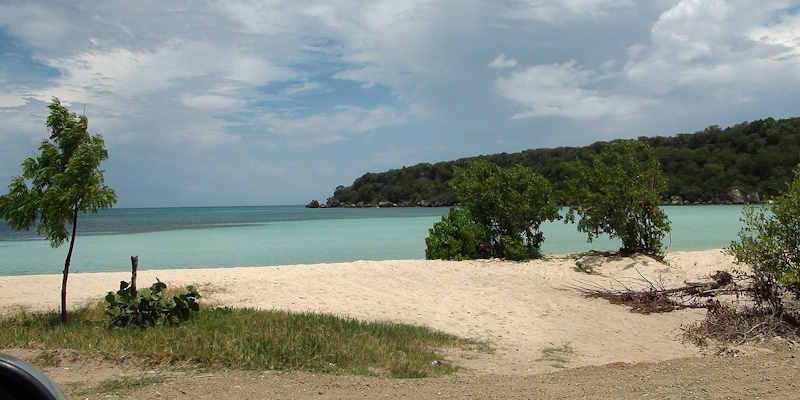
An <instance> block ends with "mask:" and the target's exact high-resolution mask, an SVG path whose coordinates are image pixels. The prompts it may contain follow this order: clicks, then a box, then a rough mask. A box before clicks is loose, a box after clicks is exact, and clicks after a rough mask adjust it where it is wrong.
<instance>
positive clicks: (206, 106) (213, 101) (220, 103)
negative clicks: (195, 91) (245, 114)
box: [181, 94, 243, 110]
mask: <svg viewBox="0 0 800 400" xmlns="http://www.w3.org/2000/svg"><path fill="white" fill-rule="evenodd" d="M181 102H183V104H184V105H185V106H187V107H192V108H199V109H203V110H218V109H226V108H232V107H237V106H241V105H242V104H243V102H242V101H241V100H239V99H237V98H234V97H229V96H220V95H216V94H201V95H183V96H182V97H181Z"/></svg>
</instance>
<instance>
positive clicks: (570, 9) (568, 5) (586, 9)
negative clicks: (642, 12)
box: [506, 0, 635, 23]
mask: <svg viewBox="0 0 800 400" xmlns="http://www.w3.org/2000/svg"><path fill="white" fill-rule="evenodd" d="M512 4H513V5H514V6H513V7H512V8H511V10H509V11H508V12H507V14H506V15H507V16H508V17H510V18H515V19H533V20H536V21H539V22H545V23H562V22H564V21H566V20H569V19H573V18H579V17H592V18H598V17H606V16H608V15H609V14H610V13H611V12H612V11H614V10H619V9H625V8H632V7H633V6H634V5H635V3H634V2H633V1H632V0H521V1H518V2H514V3H512Z"/></svg>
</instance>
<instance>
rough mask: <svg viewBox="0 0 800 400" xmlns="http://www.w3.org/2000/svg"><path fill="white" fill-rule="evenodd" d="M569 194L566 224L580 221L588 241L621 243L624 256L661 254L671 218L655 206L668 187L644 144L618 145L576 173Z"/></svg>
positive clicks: (625, 143)
mask: <svg viewBox="0 0 800 400" xmlns="http://www.w3.org/2000/svg"><path fill="white" fill-rule="evenodd" d="M567 186H568V190H567V202H568V203H569V207H570V208H569V211H568V213H567V218H566V222H568V223H571V222H575V217H576V215H577V216H579V217H580V220H579V221H578V230H579V231H580V232H584V233H586V234H587V235H588V240H589V241H590V242H591V241H592V239H594V238H596V237H598V236H600V235H601V234H608V235H609V236H610V237H611V238H619V239H620V240H621V241H622V248H621V249H620V251H621V252H622V253H623V254H633V253H644V254H650V255H660V254H662V253H663V247H664V246H663V244H662V241H663V239H664V236H665V235H666V234H667V232H669V230H670V226H669V219H668V218H667V215H666V214H665V213H664V211H663V210H661V208H660V207H659V204H660V202H661V193H663V191H664V188H665V187H666V180H665V179H664V177H663V174H662V171H661V166H660V164H659V162H658V159H657V158H656V156H655V154H654V153H653V151H652V150H651V149H650V146H648V145H647V143H644V142H640V141H637V140H619V141H614V142H611V143H609V144H607V145H606V146H605V148H604V149H603V150H602V151H601V152H600V153H599V154H597V155H595V156H593V157H592V161H591V164H590V165H578V166H576V167H575V168H574V173H573V176H572V177H571V178H570V180H569V182H568V184H567Z"/></svg>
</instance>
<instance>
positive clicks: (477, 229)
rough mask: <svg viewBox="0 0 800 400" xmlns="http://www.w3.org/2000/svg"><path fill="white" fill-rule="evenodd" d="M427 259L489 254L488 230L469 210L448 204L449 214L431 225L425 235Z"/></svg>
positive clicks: (464, 257)
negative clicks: (449, 206) (477, 222)
mask: <svg viewBox="0 0 800 400" xmlns="http://www.w3.org/2000/svg"><path fill="white" fill-rule="evenodd" d="M425 244H426V248H425V258H427V259H429V260H434V259H442V260H471V259H476V258H485V257H488V256H489V248H488V245H489V232H488V230H486V228H484V227H483V226H481V225H478V224H476V223H475V222H473V221H472V216H471V215H470V214H469V211H467V210H465V209H463V208H451V209H450V214H449V215H445V216H443V217H442V220H441V221H440V222H437V223H435V224H434V225H433V228H431V229H430V230H429V235H428V237H427V238H426V239H425Z"/></svg>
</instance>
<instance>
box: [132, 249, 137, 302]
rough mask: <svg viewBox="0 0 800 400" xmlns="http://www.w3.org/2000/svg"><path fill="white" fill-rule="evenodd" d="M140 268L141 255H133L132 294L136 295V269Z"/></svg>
mask: <svg viewBox="0 0 800 400" xmlns="http://www.w3.org/2000/svg"><path fill="white" fill-rule="evenodd" d="M137 268H139V256H131V296H136V269H137Z"/></svg>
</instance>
